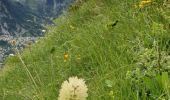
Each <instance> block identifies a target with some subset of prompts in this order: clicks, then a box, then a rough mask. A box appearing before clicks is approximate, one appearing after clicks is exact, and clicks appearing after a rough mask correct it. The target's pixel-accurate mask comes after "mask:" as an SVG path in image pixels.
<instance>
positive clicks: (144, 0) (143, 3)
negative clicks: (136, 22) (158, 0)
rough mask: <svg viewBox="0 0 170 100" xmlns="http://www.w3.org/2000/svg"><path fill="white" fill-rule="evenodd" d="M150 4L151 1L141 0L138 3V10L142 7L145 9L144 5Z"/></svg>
mask: <svg viewBox="0 0 170 100" xmlns="http://www.w3.org/2000/svg"><path fill="white" fill-rule="evenodd" d="M150 3H152V1H151V0H143V1H141V2H140V3H139V8H143V7H145V6H146V5H148V4H150Z"/></svg>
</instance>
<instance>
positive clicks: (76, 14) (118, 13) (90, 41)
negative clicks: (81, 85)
mask: <svg viewBox="0 0 170 100" xmlns="http://www.w3.org/2000/svg"><path fill="white" fill-rule="evenodd" d="M168 3H169V2H168V1H167V2H163V0H162V1H161V0H154V1H150V0H143V1H141V0H77V2H75V4H73V5H72V6H70V7H69V9H68V12H67V13H64V14H63V15H62V16H60V17H59V18H57V19H56V20H55V23H57V26H49V27H48V30H49V31H48V33H47V34H46V36H45V37H44V38H42V39H40V40H39V41H38V42H37V43H36V44H33V45H28V46H27V48H26V49H25V50H24V51H20V53H19V52H18V50H17V48H16V47H15V43H14V47H13V48H14V50H15V52H16V53H17V55H16V56H14V57H9V58H8V59H7V60H6V62H5V65H4V68H3V69H2V70H1V71H0V100H57V98H58V95H59V89H60V88H61V84H62V82H63V81H65V80H67V79H68V78H69V77H72V76H77V77H80V78H83V79H84V80H85V81H86V85H87V86H88V100H169V99H170V55H169V54H170V52H169V50H170V34H169V29H170V25H169V21H170V18H169V14H170V12H169V8H168Z"/></svg>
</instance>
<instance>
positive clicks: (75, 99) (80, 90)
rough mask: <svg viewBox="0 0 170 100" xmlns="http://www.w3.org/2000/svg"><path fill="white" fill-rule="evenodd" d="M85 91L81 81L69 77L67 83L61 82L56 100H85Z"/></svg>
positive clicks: (85, 88)
mask: <svg viewBox="0 0 170 100" xmlns="http://www.w3.org/2000/svg"><path fill="white" fill-rule="evenodd" d="M87 90H88V89H87V86H86V84H85V81H84V80H83V79H78V78H77V77H70V78H69V80H68V81H67V80H66V81H64V82H63V84H62V86H61V89H60V94H59V98H58V100H86V98H87V96H88V94H87Z"/></svg>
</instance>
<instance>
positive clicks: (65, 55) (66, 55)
mask: <svg viewBox="0 0 170 100" xmlns="http://www.w3.org/2000/svg"><path fill="white" fill-rule="evenodd" d="M67 60H68V53H67V52H65V53H64V62H66V61H67Z"/></svg>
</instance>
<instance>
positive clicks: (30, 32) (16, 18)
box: [0, 0, 72, 36]
mask: <svg viewBox="0 0 170 100" xmlns="http://www.w3.org/2000/svg"><path fill="white" fill-rule="evenodd" d="M71 1H72V0H0V35H12V36H16V35H17V36H39V35H42V31H41V30H42V29H43V26H44V24H45V23H49V22H50V19H51V18H53V17H57V16H58V15H59V14H61V13H62V10H63V9H64V8H66V7H67V5H68V4H70V2H71Z"/></svg>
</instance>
